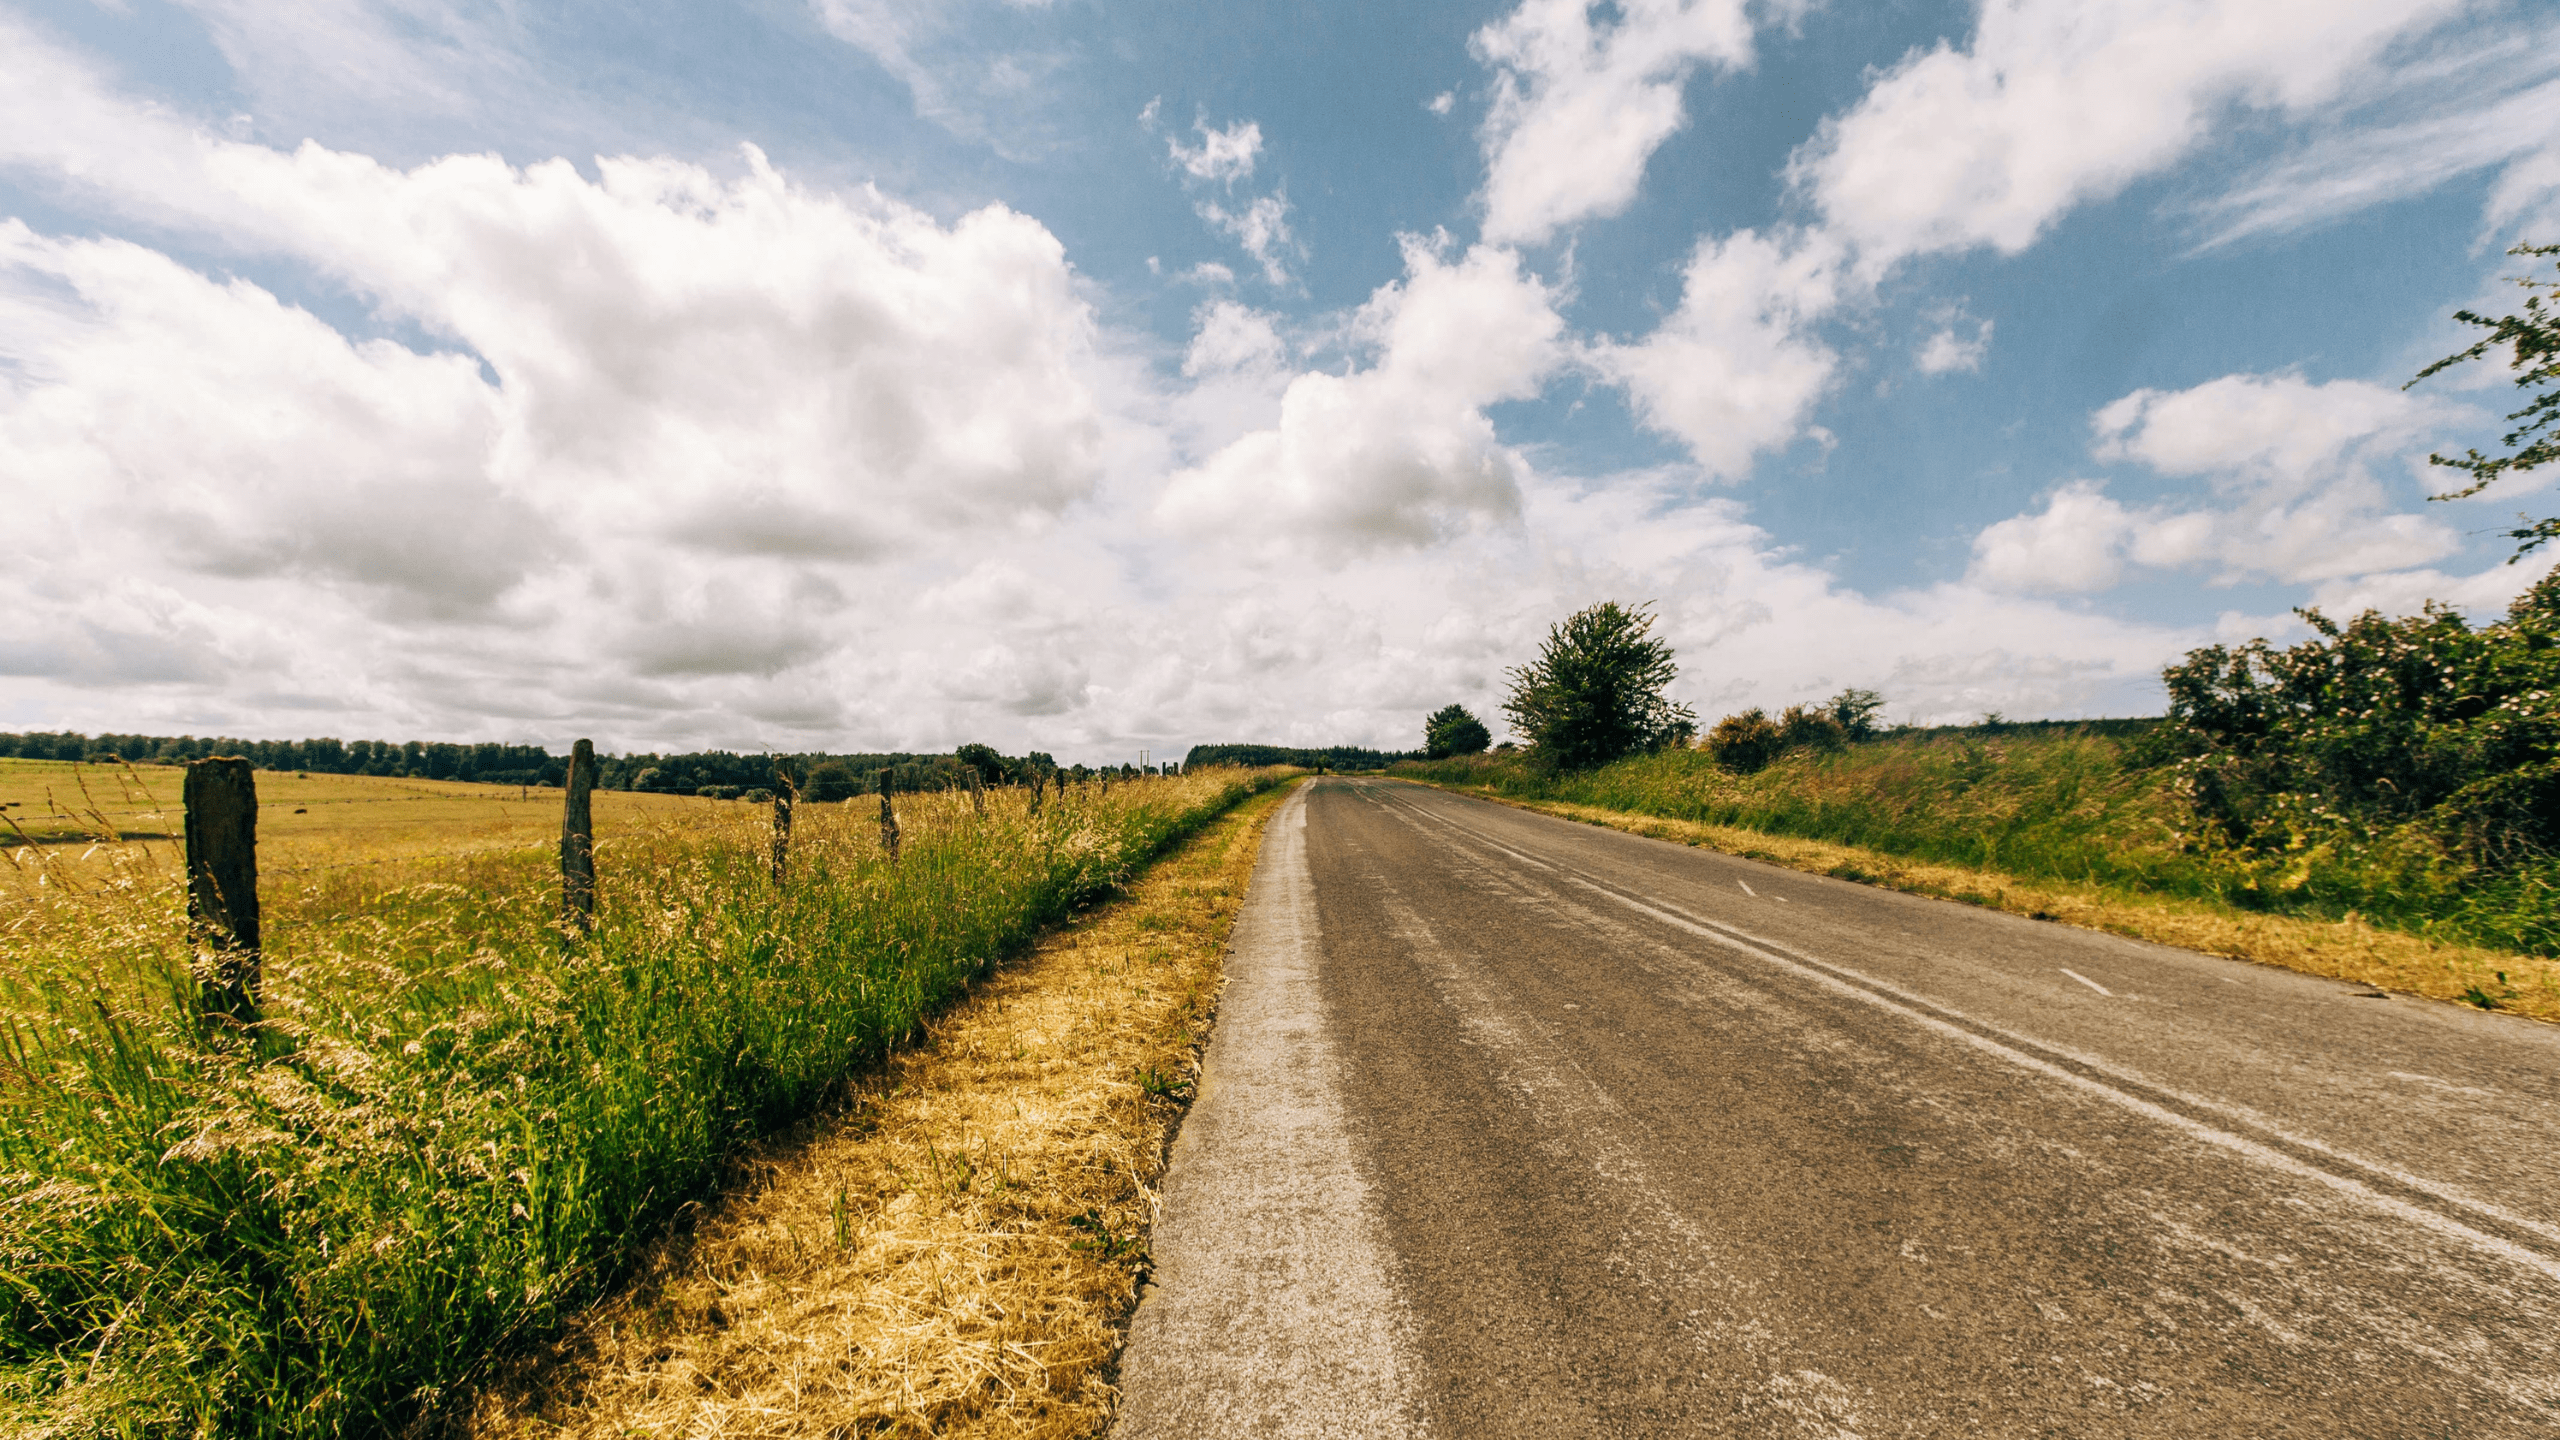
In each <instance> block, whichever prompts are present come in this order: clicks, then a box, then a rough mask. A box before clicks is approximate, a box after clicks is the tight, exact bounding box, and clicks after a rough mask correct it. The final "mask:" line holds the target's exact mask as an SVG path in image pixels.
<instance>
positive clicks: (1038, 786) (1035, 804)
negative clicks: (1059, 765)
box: [1031, 770, 1049, 820]
mask: <svg viewBox="0 0 2560 1440" xmlns="http://www.w3.org/2000/svg"><path fill="white" fill-rule="evenodd" d="M1048 788H1049V777H1048V776H1047V775H1044V774H1042V773H1041V772H1039V771H1037V770H1034V771H1032V772H1031V818H1032V819H1034V820H1037V819H1039V818H1040V795H1041V792H1042V791H1045V790H1047V789H1048Z"/></svg>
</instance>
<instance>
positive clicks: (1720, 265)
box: [1591, 230, 1841, 477]
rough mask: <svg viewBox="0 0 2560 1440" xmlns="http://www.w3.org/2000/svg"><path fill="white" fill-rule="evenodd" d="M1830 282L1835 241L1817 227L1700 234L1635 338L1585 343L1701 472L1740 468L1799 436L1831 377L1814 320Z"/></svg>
mask: <svg viewBox="0 0 2560 1440" xmlns="http://www.w3.org/2000/svg"><path fill="white" fill-rule="evenodd" d="M1840 288H1841V274H1840V251H1839V247H1838V246H1837V245H1835V244H1833V243H1831V241H1830V240H1829V238H1828V237H1826V236H1824V235H1822V234H1820V233H1819V232H1815V233H1809V234H1769V235H1762V234H1759V233H1756V232H1754V231H1750V230H1744V231H1740V232H1738V233H1736V234H1733V235H1730V236H1727V237H1725V238H1724V239H1721V240H1718V239H1705V240H1701V241H1699V242H1698V246H1697V248H1696V250H1695V251H1693V252H1692V253H1691V255H1690V257H1689V264H1688V268H1687V269H1686V271H1685V272H1684V274H1683V276H1682V289H1681V295H1680V307H1679V308H1678V309H1677V310H1675V311H1673V312H1672V313H1671V314H1670V315H1669V316H1668V317H1666V318H1665V319H1664V320H1663V322H1662V324H1661V325H1660V326H1658V327H1656V328H1655V329H1654V331H1653V332H1652V333H1651V334H1649V335H1647V336H1645V337H1644V338H1643V339H1642V340H1641V341H1638V342H1635V343H1633V344H1603V345H1600V346H1597V347H1595V348H1594V349H1593V351H1592V352H1591V362H1592V364H1593V365H1594V366H1595V367H1597V368H1598V369H1599V371H1600V372H1601V373H1602V374H1604V375H1607V376H1609V377H1610V378H1612V379H1614V380H1616V381H1617V382H1618V383H1620V384H1622V385H1624V386H1626V387H1627V392H1628V394H1629V395H1630V396H1631V397H1633V399H1634V401H1635V409H1636V415H1637V418H1638V419H1639V420H1641V421H1642V422H1643V423H1644V424H1645V425H1646V426H1647V427H1649V428H1651V429H1654V430H1657V431H1660V432H1662V433H1663V434H1666V435H1670V436H1674V437H1676V438H1678V439H1679V440H1680V441H1681V442H1682V443H1684V444H1685V445H1687V446H1688V448H1689V453H1690V454H1691V455H1693V456H1695V457H1696V458H1697V461H1698V463H1699V464H1700V465H1701V466H1704V467H1705V468H1706V469H1707V470H1708V471H1709V472H1710V473H1712V474H1715V475H1719V476H1725V477H1734V476H1739V475H1741V474H1743V473H1745V472H1746V471H1748V470H1749V469H1750V467H1751V465H1752V462H1753V461H1754V460H1755V459H1756V458H1757V457H1758V456H1759V455H1761V454H1763V453H1765V452H1767V451H1771V450H1776V449H1780V448H1783V447H1784V446H1785V445H1787V444H1788V443H1790V442H1791V441H1793V440H1794V439H1795V438H1796V436H1797V435H1798V434H1800V433H1802V431H1803V429H1804V427H1805V423H1806V421H1807V419H1808V417H1809V416H1810V415H1811V414H1812V411H1813V405H1814V402H1815V401H1816V400H1818V399H1819V398H1820V397H1821V395H1822V393H1823V391H1824V390H1825V389H1826V388H1827V387H1828V386H1829V385H1830V383H1831V378H1832V375H1833V373H1834V371H1835V370H1836V369H1837V368H1838V366H1839V356H1838V355H1837V354H1835V353H1834V352H1833V351H1832V350H1831V348H1830V347H1829V346H1828V345H1826V344H1824V343H1823V342H1822V340H1821V338H1820V336H1819V335H1818V334H1816V332H1815V329H1814V327H1815V325H1816V323H1817V322H1818V321H1820V320H1821V319H1822V318H1823V317H1824V316H1825V315H1827V314H1828V313H1830V311H1831V310H1832V308H1833V307H1834V306H1835V305H1836V304H1837V303H1838V302H1839V299H1840Z"/></svg>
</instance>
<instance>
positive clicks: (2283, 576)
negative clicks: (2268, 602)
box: [1971, 375, 2470, 593]
mask: <svg viewBox="0 0 2560 1440" xmlns="http://www.w3.org/2000/svg"><path fill="white" fill-rule="evenodd" d="M2469 413H2470V412H2469V411H2467V410H2466V409H2464V408H2463V407H2461V406H2457V405H2449V404H2446V403H2444V402H2441V401H2433V400H2422V399H2418V398H2415V397H2412V396H2410V395H2407V394H2404V393H2402V392H2401V391H2398V390H2394V389H2389V388H2386V387H2384V386H2379V385H2374V384H2370V383H2368V382H2365V381H2361V380H2333V381H2329V382H2327V383H2325V384H2315V383H2313V382H2310V381H2307V380H2304V379H2302V378H2301V377H2300V376H2295V375H2226V376H2223V377H2222V378H2220V379H2218V380H2211V381H2207V382H2206V383H2204V384H2202V385H2197V386H2194V387H2191V388H2189V389H2186V390H2179V391H2162V390H2148V389H2146V390H2137V391H2135V392H2133V393H2132V394H2130V395H2127V396H2125V397H2123V398H2122V399H2120V400H2117V401H2115V402H2114V403H2113V404H2110V405H2108V406H2106V407H2104V408H2103V409H2101V410H2099V411H2098V412H2097V414H2096V415H2095V416H2093V417H2092V419H2091V426H2092V430H2093V433H2094V438H2095V445H2094V448H2093V453H2094V454H2095V456H2096V458H2098V459H2100V460H2130V461H2134V462H2137V463H2140V464H2142V465H2144V466H2146V467H2148V468H2150V469H2151V470H2153V471H2156V472H2158V473H2159V474H2162V475H2166V476H2171V477H2176V478H2188V479H2201V480H2204V481H2206V482H2207V483H2208V487H2209V488H2208V493H2207V494H2206V495H2201V496H2195V497H2192V498H2190V499H2187V500H2184V501H2179V502H2172V503H2165V504H2162V505H2159V506H2156V507H2152V508H2148V509H2145V510H2140V511H2136V510H2132V509H2129V508H2128V507H2125V506H2123V505H2121V504H2119V503H2118V502H2116V501H2115V500H2113V499H2111V498H2109V497H2108V496H2107V495H2106V494H2105V493H2104V492H2103V488H2102V487H2101V486H2100V485H2099V483H2098V482H2096V481H2089V480H2082V481H2075V482H2073V483H2071V484H2069V485H2065V486H2063V487H2062V488H2061V489H2059V490H2057V491H2055V492H2054V493H2053V495H2052V496H2051V497H2049V499H2048V500H2047V501H2046V505H2045V508H2044V510H2043V511H2042V512H2041V513H2037V514H2031V515H2020V516H2016V517H2013V518H2011V519H2008V520H2003V521H2000V522H1999V523H1997V524H1995V525H1992V526H1989V527H1987V528H1986V529H1984V530H1983V531H1982V532H1981V533H1980V534H1979V535H1977V536H1976V537H1975V538H1974V547H1973V548H1974V562H1973V569H1972V572H1971V578H1972V579H1973V580H1974V581H1975V582H1976V583H1979V584H1983V585H1988V586H1992V587H1995V588H2000V589H2008V590H2028V591H2091V590H2103V589H2106V588H2108V587H2109V586H2112V585H2114V584H2115V583H2116V582H2117V581H2118V580H2119V579H2120V578H2121V577H2122V574H2123V570H2124V566H2125V564H2126V563H2127V562H2128V561H2130V562H2132V563H2136V564H2141V565H2145V566H2152V567H2162V568H2178V567H2202V568H2205V569H2206V570H2208V571H2209V572H2211V574H2212V577H2213V578H2214V579H2216V580H2219V581H2235V580H2245V579H2274V580H2282V581H2288V582H2293V583H2312V582H2335V581H2339V580H2342V579H2344V578H2346V577H2376V576H2380V575H2383V574H2384V573H2385V572H2403V571H2408V570H2410V569H2411V567H2414V566H2420V565H2424V564H2427V563H2428V562H2430V561H2434V560H2438V559H2441V558H2443V557H2444V556H2446V555H2449V554H2451V553H2452V552H2453V551H2454V550H2455V549H2457V548H2459V540H2458V538H2457V536H2456V535H2455V533H2454V531H2453V529H2452V527H2450V526H2448V525H2446V524H2445V523H2444V522H2443V521H2442V520H2440V519H2438V518H2436V517H2435V516H2432V515H2427V514H2421V513H2416V512H2412V511H2408V510H2402V509H2399V508H2397V507H2398V505H2399V504H2401V503H2405V502H2406V501H2408V500H2414V499H2417V498H2419V495H2420V493H2421V489H2422V487H2421V484H2420V481H2419V477H2418V476H2416V475H2415V474H2413V473H2412V462H2413V461H2414V460H2416V459H2417V458H2418V457H2422V456H2423V455H2424V454H2425V452H2426V437H2427V436H2428V435H2429V434H2431V433H2433V432H2434V431H2436V430H2439V429H2441V428H2443V427H2444V426H2446V425H2448V424H2450V423H2452V422H2454V421H2457V420H2460V419H2462V418H2464V417H2466V416H2467V415H2468V414H2469ZM2377 470H2381V471H2383V472H2385V473H2389V472H2391V471H2393V470H2396V471H2397V472H2398V474H2399V476H2400V477H2401V483H2399V484H2397V485H2392V484H2386V483H2384V480H2383V478H2382V476H2381V475H2377V473H2376V471H2377ZM2373 583H2375V584H2380V589H2379V590H2377V591H2376V592H2375V593H2382V592H2383V591H2387V590H2389V589H2390V588H2391V587H2390V586H2389V585H2387V584H2381V582H2378V581H2376V582H2373Z"/></svg>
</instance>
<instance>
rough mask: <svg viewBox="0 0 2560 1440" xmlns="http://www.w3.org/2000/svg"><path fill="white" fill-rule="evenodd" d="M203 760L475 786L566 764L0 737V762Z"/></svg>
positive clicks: (524, 753)
mask: <svg viewBox="0 0 2560 1440" xmlns="http://www.w3.org/2000/svg"><path fill="white" fill-rule="evenodd" d="M208 755H243V756H246V757H248V760H249V763H250V764H251V765H254V766H256V767H257V768H258V769H261V770H300V771H313V772H317V773H320V774H323V775H399V776H417V777H421V778H424V779H429V780H477V781H480V782H483V783H485V784H491V785H557V784H559V783H560V781H561V777H562V772H563V771H564V769H565V767H566V766H567V763H568V762H566V761H565V760H561V759H558V758H555V757H554V756H553V755H552V754H551V753H550V752H549V751H547V750H544V749H543V748H542V747H541V746H539V745H498V744H488V745H455V744H448V743H444V742H429V741H424V740H412V741H410V742H408V743H407V744H405V745H403V744H397V743H394V742H392V741H389V740H332V739H320V740H238V739H232V738H229V737H226V736H214V735H202V736H198V735H83V734H80V733H78V732H77V731H71V730H62V731H54V732H51V733H33V734H26V735H10V734H0V756H16V757H18V758H20V759H25V760H86V761H92V762H95V763H99V764H113V763H115V762H116V761H119V760H125V761H131V762H133V763H134V764H137V765H141V764H157V765H183V764H185V763H186V762H188V761H190V760H201V759H203V758H204V757H206V756H208Z"/></svg>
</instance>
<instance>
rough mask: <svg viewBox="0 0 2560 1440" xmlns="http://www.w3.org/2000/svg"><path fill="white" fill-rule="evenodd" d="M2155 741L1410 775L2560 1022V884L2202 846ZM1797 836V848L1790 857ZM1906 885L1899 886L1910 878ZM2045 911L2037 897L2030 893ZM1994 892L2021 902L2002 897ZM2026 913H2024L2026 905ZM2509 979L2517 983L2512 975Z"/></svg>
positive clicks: (1462, 765)
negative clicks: (2148, 749) (2145, 748)
mask: <svg viewBox="0 0 2560 1440" xmlns="http://www.w3.org/2000/svg"><path fill="white" fill-rule="evenodd" d="M2139 735H2140V727H2138V726H2136V725H2130V724H2126V723H2123V722H2116V723H2102V724H2095V725H2087V726H2074V725H2028V726H2012V727H1999V728H1991V727H1981V728H1970V729H1959V730H1938V731H1923V732H1916V733H1910V734H1902V735H1890V736H1886V737H1883V738H1880V739H1876V740H1872V741H1866V742H1862V743H1859V744H1856V745H1852V746H1850V747H1848V748H1846V749H1844V750H1839V751H1835V752H1831V753H1827V754H1825V753H1816V752H1798V753H1795V754H1792V755H1789V756H1787V757H1786V758H1784V759H1782V760H1780V761H1778V762H1777V763H1775V764H1773V765H1771V766H1769V767H1768V768H1767V769H1764V770H1761V771H1758V772H1755V773H1751V774H1736V773H1734V772H1731V771H1727V770H1724V769H1720V768H1719V767H1717V766H1716V765H1715V764H1714V763H1713V761H1712V760H1711V759H1710V758H1709V757H1708V756H1707V755H1706V754H1704V753H1703V752H1700V751H1695V750H1678V751H1665V752H1663V753H1660V754H1656V755H1647V756H1639V757H1636V758H1632V759H1628V760H1623V761H1620V762H1618V763H1616V764H1614V765H1609V766H1604V767H1602V768H1600V769H1598V770H1593V771H1589V772H1584V773H1579V774H1564V775H1543V774H1540V773H1538V772H1536V771H1535V770H1533V769H1532V768H1530V767H1529V766H1528V765H1526V764H1524V763H1522V762H1521V761H1519V760H1517V759H1513V758H1509V757H1473V758H1468V759H1461V760H1452V761H1444V762H1436V763H1429V764H1414V765H1405V766H1400V767H1398V773H1400V774H1403V775H1406V776H1407V777H1409V778H1413V779H1419V780H1425V781H1428V782H1431V783H1434V784H1442V785H1448V786H1451V787H1454V788H1459V789H1465V790H1472V791H1476V792H1478V793H1484V794H1489V795H1493V796H1497V797H1500V798H1504V799H1509V800H1512V801H1515V802H1518V803H1524V804H1529V805H1532V806H1535V807H1537V808H1540V809H1546V810H1550V811H1553V812H1555V813H1560V814H1569V815H1572V816H1573V817H1574V818H1583V819H1601V818H1603V817H1610V816H1619V817H1644V818H1645V820H1646V821H1647V822H1660V823H1651V824H1649V825H1640V824H1634V823H1630V824H1628V826H1627V828H1634V829H1646V830H1648V833H1654V832H1659V833H1663V834H1665V835H1666V837H1667V838H1679V839H1684V840H1688V841H1691V842H1693V843H1703V844H1710V845H1713V846H1715V847H1716V848H1719V849H1728V850H1737V851H1744V852H1747V853H1752V854H1755V855H1758V856H1760V857H1762V858H1768V859H1773V860H1777V861H1778V862H1779V863H1785V864H1793V865H1802V866H1804V867H1805V868H1812V869H1818V870H1823V871H1826V872H1829V873H1835V874H1846V875H1850V876H1851V877H1852V878H1861V879H1875V880H1880V881H1884V882H1885V883H1896V884H1901V885H1902V886H1903V887H1904V888H1909V889H1914V890H1919V891H1922V892H1924V893H1930V894H1941V895H1947V896H1951V897H1955V898H1963V899H1967V900H1970V901H1973V902H1975V903H1998V904H2001V905H2003V906H2004V907H2006V908H2011V909H2016V910H2018V911H2019V912H2020V913H2030V914H2032V913H2039V912H2041V913H2043V914H2046V915H2049V916H2059V915H2062V914H2064V912H2065V911H2066V910H2068V912H2069V916H2068V918H2071V919H2072V920H2074V921H2075V922H2076V923H2083V924H2091V925H2095V926H2098V927H2099V928H2105V929H2113V930H2118V931H2121V932H2122V933H2125V934H2130V935H2139V936H2143V937H2145V938H2152V939H2159V940H2164V941H2166V942H2167V943H2171V944H2179V945H2187V946H2190V947H2194V948H2202V949H2207V950H2213V951H2216V952H2217V953H2223V954H2232V955H2238V956H2241V957H2243V958H2247V959H2253V960H2262V961H2266V962H2269V963H2275V964H2284V965H2288V966H2292V967H2294V968H2300V969H2307V970H2312V971H2315V972H2316V973H2321V974H2333V975H2342V976H2352V977H2353V978H2358V979H2363V980H2366V981H2368V982H2369V983H2375V984H2383V985H2387V986H2389V987H2390V988H2395V989H2401V990H2406V991H2408V992H2410V993H2415V994H2427V995H2435V996H2438V997H2440V998H2446V999H2457V1000H2469V1001H2470V1002H2471V1003H2474V1004H2483V1005H2488V1006H2491V1007H2493V1008H2505V1009H2514V1010H2518V1011H2521V1012H2525V1013H2533V1014H2540V1015H2545V1016H2546V1018H2560V966H2554V965H2553V964H2552V963H2551V960H2550V957H2551V956H2552V955H2553V954H2555V953H2560V889H2555V888H2554V884H2553V881H2554V877H2553V876H2552V875H2551V874H2550V873H2549V872H2548V871H2526V872H2522V873H2520V874H2514V875H2507V876H2499V877H2483V876H2479V875H2476V874H2472V873H2470V872H2467V871H2465V870H2463V869H2461V868H2460V867H2458V866H2455V865H2452V864H2450V863H2448V862H2447V861H2446V859H2445V857H2444V856H2443V855H2442V854H2441V853H2440V852H2437V851H2434V850H2431V849H2428V848H2424V847H2420V846H2417V845H2414V844H2410V843H2405V842H2404V843H2401V844H2397V845H2393V844H2377V845H2373V846H2368V847H2360V848H2350V847H2344V846H2335V847H2332V846H2322V847H2317V848H2314V849H2310V850H2306V851H2303V852H2300V853H2296V854H2289V855H2285V856H2283V857H2280V858H2278V859H2275V860H2272V861H2271V860H2265V859H2259V858H2254V857H2238V856H2233V855H2230V854H2228V853H2227V852H2226V853H2216V852H2214V851H2213V850H2211V849H2210V848H2207V847H2203V846H2200V845H2194V844H2190V843H2189V837H2188V835H2187V834H2186V833H2185V828H2184V827H2185V826H2186V823H2187V822H2186V818H2185V814H2184V810H2183V807H2182V805H2181V804H2180V802H2179V801H2178V799H2177V797H2176V796H2175V795H2174V794H2172V793H2171V792H2170V790H2169V789H2168V786H2167V783H2166V777H2165V775H2164V774H2163V773H2162V772H2161V771H2160V770H2158V769H2155V768H2151V767H2149V766H2146V765H2144V764H2142V763H2140V755H2139V752H2138V751H2137V750H2136V749H2135V748H2134V747H2135V744H2136V742H2137V741H2138V738H2139ZM1780 841H1785V842H1788V843H1783V844H1782V843H1779V842H1780ZM1896 877H1899V878H1896ZM2031 896H2032V897H2033V898H2028V897H2031ZM1994 897H2000V898H1997V899H1995V898H1994ZM2013 901H2014V903H2013ZM2502 972H2503V974H2502Z"/></svg>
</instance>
